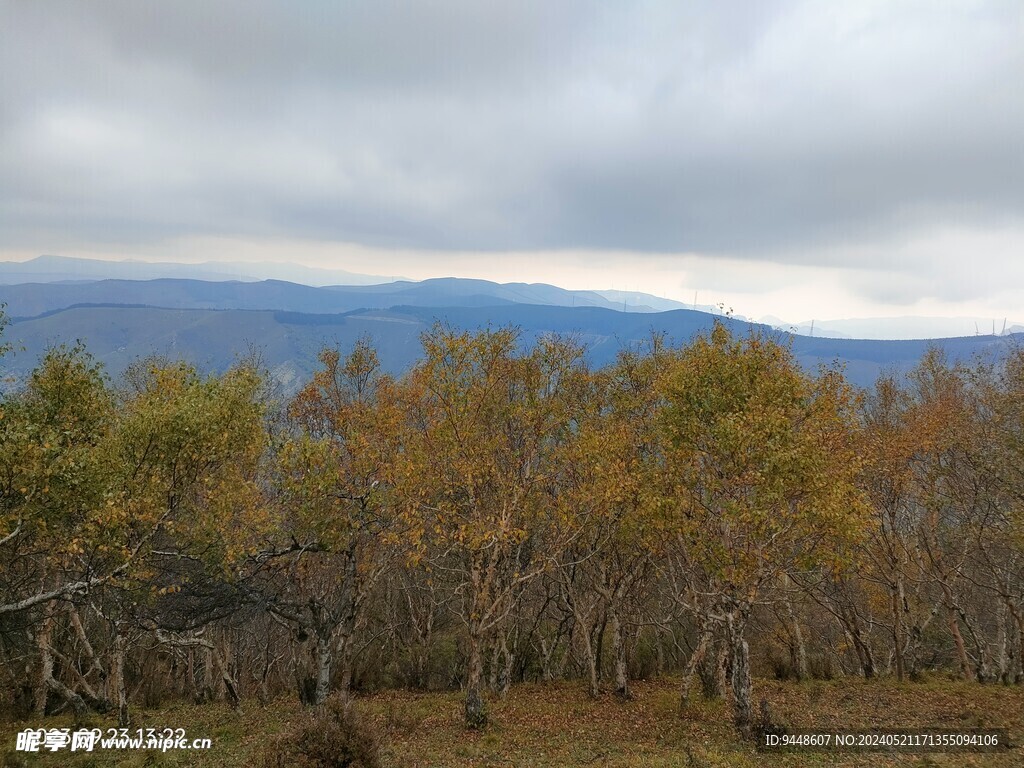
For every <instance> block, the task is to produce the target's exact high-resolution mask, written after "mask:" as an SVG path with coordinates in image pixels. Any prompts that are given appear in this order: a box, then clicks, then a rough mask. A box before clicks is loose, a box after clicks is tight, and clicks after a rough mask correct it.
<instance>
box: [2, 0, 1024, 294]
mask: <svg viewBox="0 0 1024 768" xmlns="http://www.w3.org/2000/svg"><path fill="white" fill-rule="evenodd" d="M683 6H685V7H683ZM0 19H2V24H0V30H2V31H0V68H2V71H3V72H4V73H5V74H4V76H3V77H0V148H2V152H0V189H2V191H0V232H2V234H0V248H4V249H8V250H10V249H27V250H35V251H40V252H41V251H44V250H53V249H55V248H58V247H59V248H63V249H75V248H89V249H92V250H96V249H100V250H102V248H103V247H104V244H107V245H111V244H114V245H117V246H118V247H125V246H127V247H129V248H131V247H136V248H138V249H140V250H145V249H146V248H147V247H150V246H151V245H152V244H153V243H160V242H166V241H168V240H172V239H175V238H204V237H232V238H247V239H250V240H259V239H260V238H295V239H309V240H313V241H324V242H343V243H350V244H356V245H359V246H368V247H377V248H397V249H402V250H403V252H417V251H421V252H423V253H424V254H428V253H429V254H430V256H429V258H431V259H434V260H435V261H436V260H437V259H438V258H441V259H442V260H443V254H445V253H449V252H451V253H455V252H489V251H490V252H537V251H544V252H559V251H563V250H564V251H572V252H580V251H583V252H586V253H587V254H589V256H588V258H590V259H591V260H592V261H593V262H594V263H602V264H607V262H608V261H609V260H612V259H618V258H621V254H622V253H623V252H628V253H632V254H635V256H634V258H635V259H636V261H635V264H634V266H633V269H636V268H637V266H636V265H643V264H645V263H651V264H653V263H654V262H653V261H652V262H645V261H644V259H645V257H644V256H643V254H652V256H651V258H652V259H653V258H655V255H656V257H657V259H659V260H660V261H659V263H662V262H663V260H664V259H665V258H666V255H668V256H671V255H673V254H677V255H680V256H679V259H683V258H684V257H683V256H681V255H682V254H688V255H689V257H688V258H692V257H694V256H695V255H696V256H699V257H700V258H702V259H704V260H705V262H706V264H705V267H704V271H705V272H708V273H711V272H714V264H716V263H719V262H718V261H716V260H718V259H726V258H727V259H734V260H735V259H738V260H741V261H744V262H746V263H748V264H749V263H751V262H760V263H763V264H772V265H791V266H793V267H794V268H820V267H825V268H834V269H841V270H845V271H846V272H849V273H850V274H852V275H853V276H852V277H851V279H849V280H846V281H845V285H846V286H847V288H848V289H849V290H850V291H853V292H855V293H857V294H858V295H861V296H863V297H864V298H865V300H872V301H881V302H884V303H890V304H892V303H896V304H899V303H907V302H908V298H911V299H912V298H914V297H918V298H919V297H921V296H927V297H932V298H935V299H936V300H942V301H953V302H955V301H959V300H975V299H981V298H984V297H986V296H988V294H989V293H991V292H992V291H993V290H995V289H996V288H998V287H999V285H1000V284H1001V283H997V282H994V281H989V280H986V279H985V278H984V277H979V276H977V270H976V269H965V268H964V265H965V263H968V260H969V259H971V258H974V256H972V255H970V254H966V253H963V252H962V251H961V250H960V249H959V248H958V247H956V246H957V243H958V242H959V243H960V244H961V245H962V244H963V242H965V238H966V240H967V241H970V242H972V243H973V242H974V241H975V240H978V239H979V238H980V241H983V242H986V241H988V240H991V239H992V238H995V239H996V240H998V242H999V245H998V247H997V248H996V249H995V250H994V251H992V252H990V253H989V254H988V258H989V259H990V260H994V262H992V261H990V264H991V265H992V266H994V267H996V268H997V269H1009V270H1016V267H1015V255H1016V253H1018V252H1019V251H1020V248H1021V246H1022V245H1024V242H1022V240H1021V232H1022V231H1024V142H1022V138H1021V137H1022V136H1024V87H1022V86H1021V82H1022V81H1021V73H1022V72H1024V45H1022V44H1021V41H1022V40H1024V5H1022V4H1021V3H1020V2H1018V1H1017V0H1006V2H998V1H995V2H951V3H942V4H936V3H934V2H930V1H928V0H921V1H920V2H882V1H881V0H878V1H877V2H858V3H842V4H840V3H818V2H772V1H767V2H757V3H749V2H744V3H740V2H720V3H706V4H689V3H687V4H681V3H674V2H638V3H630V4H625V3H603V4H599V3H582V2H571V1H570V2H560V3H547V2H539V1H538V2H533V1H531V0H527V1H526V2H517V3H496V2H495V3H490V2H485V3H480V2H471V1H470V0H464V1H460V0H435V1H433V2H425V3H412V4H410V3H398V2H391V1H389V0H372V1H368V2H351V3H328V2H314V3H303V4H293V3H284V2H274V3H271V2H267V1H266V0H255V1H254V0H246V1H245V2H242V1H241V0H238V1H236V2H221V3H208V2H198V1H192V0H186V1H183V2H176V3H138V2H133V1H130V0H119V1H117V2H114V1H108V2H100V3H88V4H86V3H78V2H73V1H68V2H50V1H48V0H40V1H39V2H31V3H26V2H19V1H18V0H0ZM964 233H968V234H966V235H965V234H964ZM993 233H996V234H993ZM972 238H973V239H972ZM929 243H931V244H932V246H934V247H928V244H929ZM438 254H441V255H442V256H441V257H439V256H438ZM205 255H206V256H208V255H209V254H205ZM424 258H427V256H426V255H425V256H424ZM679 263H680V265H682V264H683V261H680V262H679ZM737 274H738V273H737ZM775 274H776V279H784V278H778V275H785V273H783V272H776V273H775ZM858 274H859V275H860V277H859V278H858V277H857V275H858ZM879 275H891V276H892V279H891V280H885V281H884V284H880V282H879ZM970 275H974V276H975V278H974V279H964V278H965V276H970ZM1018 298H1019V297H1018Z"/></svg>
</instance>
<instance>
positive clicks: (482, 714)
mask: <svg viewBox="0 0 1024 768" xmlns="http://www.w3.org/2000/svg"><path fill="white" fill-rule="evenodd" d="M423 346H424V351H425V355H426V356H425V359H424V360H423V361H422V362H421V363H420V364H419V365H418V366H416V368H415V369H414V370H413V372H412V374H411V376H410V381H409V386H408V389H407V390H406V397H407V398H408V399H407V404H406V408H407V416H408V422H407V434H406V436H405V439H404V441H403V445H404V451H403V454H402V462H403V465H402V466H403V469H402V475H403V477H402V483H403V488H404V495H405V498H406V499H407V503H408V505H409V509H410V511H411V512H412V514H413V515H414V516H415V517H416V518H417V519H418V520H419V521H420V522H419V527H420V529H421V530H422V531H423V533H424V539H423V540H422V544H421V546H422V550H421V551H422V552H423V553H424V555H423V562H424V563H425V565H426V566H427V567H429V568H430V569H431V570H432V571H433V572H435V573H438V574H442V575H444V576H446V577H447V578H449V579H451V581H452V583H453V589H454V590H455V593H456V595H457V599H456V600H455V601H454V605H455V606H456V610H457V611H458V615H459V617H460V618H461V619H462V621H463V622H464V624H465V627H466V632H467V635H468V653H467V656H468V659H467V663H466V679H465V687H466V703H465V717H466V723H467V725H469V726H471V727H480V726H482V725H484V724H485V723H486V721H487V712H486V708H485V706H484V702H483V698H482V695H481V680H482V675H483V663H484V661H483V649H484V645H485V642H486V641H487V640H488V639H490V638H492V637H493V636H494V635H495V633H496V632H498V631H499V630H500V629H501V628H502V626H503V624H504V622H505V620H506V618H507V617H508V615H509V613H510V612H511V611H512V609H513V607H514V606H515V605H516V602H517V599H518V597H519V595H521V593H522V591H523V590H524V589H525V587H526V585H527V584H528V583H529V582H530V581H531V580H532V579H534V578H536V577H537V576H538V575H539V574H540V573H542V572H543V571H544V570H546V569H547V568H549V567H550V565H551V560H552V555H553V554H554V553H556V552H557V551H558V547H557V545H556V544H555V542H554V541H553V539H557V537H558V536H559V534H560V533H561V531H562V528H561V527H560V526H559V523H558V521H557V520H556V519H555V518H554V515H553V514H552V510H553V505H552V503H551V495H550V494H551V487H552V482H553V479H554V464H553V461H552V459H553V453H554V449H555V446H557V445H558V443H559V441H560V439H561V438H562V437H563V435H564V433H565V431H566V430H567V428H568V419H567V417H566V409H565V407H564V404H563V402H562V398H561V396H560V385H561V383H562V381H563V380H564V379H566V378H567V377H569V376H571V374H572V371H573V369H574V367H575V365H576V364H577V360H578V359H579V352H578V349H577V348H576V347H575V346H574V345H571V344H568V343H566V342H563V341H559V340H557V339H540V340H538V341H537V343H536V344H535V345H534V346H533V348H532V350H530V351H528V352H523V353H520V352H518V350H517V333H516V332H515V331H513V330H511V329H501V330H496V331H494V330H486V331H481V332H479V333H476V334H470V333H463V332H457V331H453V330H450V329H446V328H443V327H441V326H435V327H434V329H433V330H432V331H430V332H429V333H427V334H425V335H424V336H423Z"/></svg>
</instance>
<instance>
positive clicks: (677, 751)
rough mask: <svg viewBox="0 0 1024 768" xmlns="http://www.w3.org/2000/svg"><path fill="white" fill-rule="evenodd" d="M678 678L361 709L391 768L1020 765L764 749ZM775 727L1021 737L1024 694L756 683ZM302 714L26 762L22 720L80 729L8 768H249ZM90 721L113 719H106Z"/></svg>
mask: <svg viewBox="0 0 1024 768" xmlns="http://www.w3.org/2000/svg"><path fill="white" fill-rule="evenodd" d="M676 690H677V681H675V680H671V679H668V680H655V681H649V682H637V683H636V684H635V688H634V692H635V698H634V699H633V700H632V701H629V702H620V701H618V700H617V699H615V698H614V697H613V696H611V695H607V696H603V697H601V698H599V699H596V700H592V699H590V698H588V697H587V696H586V694H585V692H584V690H583V687H582V686H581V685H579V684H572V683H561V684H554V685H550V684H549V685H543V686H541V685H523V686H517V687H515V688H513V689H512V691H511V692H510V694H509V696H508V698H507V699H505V700H492V701H491V702H490V708H491V716H492V725H491V726H490V727H489V728H488V729H487V730H485V731H483V732H480V733H474V732H467V731H466V730H464V729H463V727H462V725H461V721H460V713H461V710H460V707H461V698H460V696H459V695H458V694H457V693H430V694H415V693H409V692H404V691H391V692H386V693H381V694H377V695H375V696H370V697H365V698H363V699H362V700H361V706H362V708H363V711H364V712H365V713H366V714H367V715H368V717H369V718H370V719H371V720H372V721H373V722H374V724H375V725H376V726H377V728H378V730H379V731H380V732H381V733H382V735H383V742H384V751H383V754H384V765H386V766H402V767H403V768H413V767H414V766H423V767H426V766H537V767H538V768H540V767H551V768H554V767H555V766H559V767H561V766H602V767H607V768H610V767H611V766H621V767H625V766H653V767H654V768H677V767H678V768H684V767H687V768H718V767H720V766H730V767H731V766H738V767H739V768H746V767H749V768H753V767H754V766H762V765H778V766H794V767H795V766H897V765H899V766H902V765H906V766H979V767H980V766H993V768H1000V767H1003V766H1005V767H1006V768H1009V767H1010V766H1024V748H1016V749H1013V750H1010V751H1008V752H1005V753H1000V754H966V753H959V754H936V753H933V754H928V755H902V756H890V755H884V754H879V753H874V754H864V753H861V754H856V753H844V754H841V753H835V752H832V753H828V752H813V753H804V754H784V755H771V756H769V755H766V754H763V753H758V752H757V751H756V750H755V749H754V748H753V746H752V745H751V744H750V743H747V742H744V741H742V740H741V739H739V738H738V737H737V736H736V733H735V732H734V730H733V728H732V726H731V724H730V722H729V711H728V708H727V706H726V704H725V703H723V702H698V703H697V704H695V705H694V706H693V707H692V708H691V709H690V710H689V711H688V712H687V713H686V715H685V716H680V714H679V710H678V702H677V693H676ZM756 694H757V696H764V697H766V698H767V700H768V701H769V703H770V705H771V709H772V712H773V715H774V717H775V719H776V720H777V721H780V722H783V723H786V724H787V725H789V726H791V727H794V728H809V727H827V728H848V729H852V728H868V727H891V728H895V727H915V726H918V727H923V726H932V727H934V726H943V727H948V728H957V727H960V728H969V727H1000V728H1006V729H1008V730H1009V732H1010V735H1011V739H1012V741H1013V743H1014V744H1022V743H1024V690H1022V689H1021V688H1019V687H1002V686H980V685H977V684H969V683H959V682H949V681H935V682H927V683H915V684H905V685H897V684H896V683H893V682H888V681H874V682H866V681H862V680H842V681H834V682H811V683H803V684H794V683H776V682H771V681H759V683H758V685H757V688H756ZM300 716H301V711H300V709H299V707H298V706H297V705H296V704H294V703H292V702H290V701H280V702H276V703H273V704H270V705H267V706H261V705H259V704H258V703H257V702H255V701H253V702H248V703H247V704H246V706H244V708H243V710H242V711H241V712H234V711H232V710H231V709H230V708H228V707H227V706H225V705H221V704H211V705H205V706H196V705H193V704H186V703H180V704H174V705H170V706H168V707H166V708H162V709H154V710H147V711H144V712H138V713H136V716H135V720H136V722H135V723H134V724H133V725H134V727H154V728H164V727H181V728H185V729H186V730H187V733H188V736H189V738H193V737H209V738H211V739H212V740H213V748H212V749H211V750H210V751H208V752H184V751H178V752H168V753H165V754H158V753H146V752H127V751H125V752H116V751H107V752H93V753H91V754H84V753H74V754H72V753H70V752H68V751H67V750H65V751H62V752H59V753H56V754H40V755H31V756H26V755H25V753H15V752H14V751H13V747H14V743H15V733H16V732H17V731H19V730H21V729H23V728H26V727H46V728H51V727H72V728H74V727H75V726H74V724H73V723H72V721H71V720H70V718H49V719H47V720H46V721H45V722H34V721H30V722H7V723H0V755H2V756H3V758H2V761H0V765H5V766H33V765H40V766H42V765H60V766H64V765H67V766H69V767H79V768H84V767H85V766H96V767H97V768H100V767H103V766H154V767H159V766H168V767H169V766H189V765H195V766H225V768H230V767H231V766H246V768H256V766H257V765H258V764H259V761H258V758H259V756H260V755H261V753H262V750H263V748H264V745H265V744H266V742H267V741H268V739H269V738H271V736H272V735H273V734H276V733H280V732H281V731H282V730H284V729H286V728H287V727H288V726H289V724H290V723H291V722H292V721H294V720H295V719H296V718H298V717H300ZM88 725H89V726H90V727H102V728H106V727H110V726H111V725H112V724H111V723H110V722H108V721H105V720H102V719H99V718H96V719H94V720H92V721H91V722H90V723H89V724H88Z"/></svg>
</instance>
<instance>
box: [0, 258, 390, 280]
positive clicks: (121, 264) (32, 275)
mask: <svg viewBox="0 0 1024 768" xmlns="http://www.w3.org/2000/svg"><path fill="white" fill-rule="evenodd" d="M159 278H185V279H193V280H215V281H223V280H242V281H246V282H254V281H258V280H267V279H279V280H292V281H296V282H301V283H305V284H307V285H330V284H332V283H342V282H343V283H345V284H347V285H369V284H374V283H386V282H390V281H392V280H394V278H393V277H383V276H380V275H362V274H358V273H356V272H348V271H346V270H343V269H318V268H315V267H306V266H302V265H299V264H280V263H273V262H225V261H216V262H204V263H200V264H184V263H177V262H150V261H109V260H106V259H83V258H77V257H72V256H37V257H36V258H34V259H29V260H28V261H13V262H12V261H8V262H0V285H14V284H23V283H55V282H85V281H93V280H111V279H113V280H155V279H159Z"/></svg>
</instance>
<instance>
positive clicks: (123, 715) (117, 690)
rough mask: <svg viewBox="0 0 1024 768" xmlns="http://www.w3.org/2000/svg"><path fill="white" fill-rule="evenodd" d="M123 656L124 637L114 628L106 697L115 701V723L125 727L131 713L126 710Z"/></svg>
mask: <svg viewBox="0 0 1024 768" xmlns="http://www.w3.org/2000/svg"><path fill="white" fill-rule="evenodd" d="M124 656H125V638H124V635H122V634H121V632H120V630H118V629H115V634H114V653H113V658H112V659H111V664H110V666H111V670H110V671H111V674H110V681H111V693H112V694H113V695H112V696H111V695H108V697H107V698H109V699H111V700H113V701H116V702H117V724H118V725H119V726H120V727H122V728H125V727H127V726H128V725H130V724H131V714H130V713H129V711H128V691H127V688H126V687H125V679H124Z"/></svg>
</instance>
